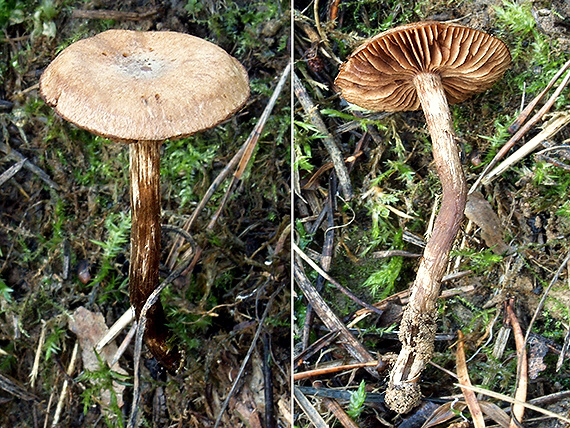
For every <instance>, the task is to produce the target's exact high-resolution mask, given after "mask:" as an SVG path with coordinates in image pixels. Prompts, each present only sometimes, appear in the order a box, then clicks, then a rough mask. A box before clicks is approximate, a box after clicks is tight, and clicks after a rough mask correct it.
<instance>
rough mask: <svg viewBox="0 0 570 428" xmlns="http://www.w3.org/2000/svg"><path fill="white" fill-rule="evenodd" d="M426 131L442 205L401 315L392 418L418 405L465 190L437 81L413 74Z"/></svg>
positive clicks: (389, 398) (434, 77) (389, 397)
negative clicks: (421, 376)
mask: <svg viewBox="0 0 570 428" xmlns="http://www.w3.org/2000/svg"><path fill="white" fill-rule="evenodd" d="M413 83H414V86H415V87H416V90H417V94H418V97H419V99H420V103H421V106H422V109H423V111H424V114H425V118H426V122H427V126H428V130H429V132H430V135H431V141H432V148H433V157H434V161H435V165H436V169H437V173H438V175H439V178H440V180H441V186H442V194H443V195H442V202H441V207H440V210H439V213H438V215H437V217H436V219H435V223H434V228H433V233H432V235H431V238H430V240H429V241H428V243H427V245H426V248H425V250H424V254H423V257H422V260H421V262H420V266H419V268H418V272H417V276H416V280H415V281H414V284H413V285H412V288H411V294H410V301H409V303H408V306H407V307H406V309H405V310H404V314H403V316H402V322H401V324H400V332H399V339H400V341H401V342H402V350H401V351H400V354H399V356H398V359H397V361H396V364H395V365H394V368H393V369H392V373H391V374H390V383H389V386H388V390H387V392H386V403H387V404H388V406H389V407H390V408H391V409H393V410H395V411H397V412H398V413H407V412H408V411H409V410H411V409H412V408H413V407H415V405H417V404H418V402H419V399H420V396H421V395H420V388H419V385H418V383H417V382H418V380H419V378H420V375H421V372H422V371H423V369H424V367H425V365H426V364H427V362H428V361H429V360H430V358H431V355H432V352H433V347H434V340H435V332H436V325H435V322H436V318H437V311H436V300H437V297H438V296H439V291H440V285H441V279H442V277H443V275H444V273H445V270H446V267H447V262H448V258H449V252H450V250H451V247H452V245H453V241H454V240H455V237H456V235H457V232H458V231H459V227H460V226H461V221H462V219H463V211H464V209H465V201H466V196H467V188H466V184H465V176H464V174H463V168H462V166H461V160H460V157H459V151H458V149H457V145H456V143H455V134H454V132H453V124H452V121H451V115H450V113H449V107H448V104H447V99H446V96H445V92H444V90H443V85H442V83H441V78H440V77H439V76H438V75H435V74H432V73H419V74H418V75H417V76H416V77H414V80H413Z"/></svg>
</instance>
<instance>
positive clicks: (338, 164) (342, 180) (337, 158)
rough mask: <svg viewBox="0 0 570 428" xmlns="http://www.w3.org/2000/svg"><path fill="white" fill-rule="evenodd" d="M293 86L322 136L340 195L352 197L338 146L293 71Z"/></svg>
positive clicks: (348, 179)
mask: <svg viewBox="0 0 570 428" xmlns="http://www.w3.org/2000/svg"><path fill="white" fill-rule="evenodd" d="M293 88H294V91H295V96H296V97H297V99H298V100H299V102H300V103H301V106H302V107H303V110H304V111H305V113H306V114H307V116H308V117H309V120H310V121H311V123H312V124H313V126H314V127H315V128H317V130H318V131H319V134H320V135H321V137H322V139H321V140H322V142H323V144H324V146H325V148H326V149H327V151H328V153H329V156H330V157H331V160H332V162H333V164H334V169H335V171H336V175H337V177H338V181H339V187H340V190H341V192H342V196H343V197H344V199H346V200H347V201H349V200H351V199H352V197H353V191H352V185H351V184H350V177H349V176H348V171H347V169H346V165H345V164H344V159H343V156H342V153H341V152H340V150H339V148H338V147H337V145H336V143H335V141H334V138H333V137H332V135H331V134H330V132H329V131H328V129H327V127H326V125H325V122H324V121H323V119H322V118H321V116H320V114H319V111H318V109H317V107H316V106H315V105H314V103H313V101H312V100H311V98H310V97H309V95H308V94H307V91H306V90H305V87H304V86H303V83H301V80H299V78H298V77H297V75H296V74H295V73H293Z"/></svg>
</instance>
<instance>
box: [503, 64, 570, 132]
mask: <svg viewBox="0 0 570 428" xmlns="http://www.w3.org/2000/svg"><path fill="white" fill-rule="evenodd" d="M568 68H570V61H567V62H566V63H565V64H564V65H563V66H562V68H561V69H560V70H558V72H557V73H556V74H555V75H554V77H553V78H552V79H550V82H548V85H546V88H544V89H543V90H542V92H541V93H540V94H538V95H537V96H536V97H535V98H534V100H532V101H531V102H530V103H529V104H528V105H527V106H526V108H525V109H524V110H523V111H521V112H520V114H519V117H517V119H516V120H515V121H514V122H513V123H512V125H511V126H509V129H508V131H509V132H510V133H511V134H514V133H515V132H517V131H518V130H519V128H520V126H521V125H522V124H523V123H524V121H525V120H526V119H527V118H528V116H529V114H530V112H531V111H533V110H534V108H535V107H536V105H537V104H538V103H539V102H540V100H542V98H544V96H545V95H546V93H547V92H548V91H549V90H550V88H552V87H553V86H554V84H555V83H556V81H557V80H558V79H560V76H562V74H564V72H565V71H566V70H568Z"/></svg>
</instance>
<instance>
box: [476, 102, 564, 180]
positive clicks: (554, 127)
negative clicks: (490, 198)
mask: <svg viewBox="0 0 570 428" xmlns="http://www.w3.org/2000/svg"><path fill="white" fill-rule="evenodd" d="M569 122H570V113H567V112H564V113H559V114H557V115H556V116H554V117H553V118H552V119H550V120H549V121H548V122H547V123H546V125H545V126H544V129H543V130H542V131H540V132H539V133H538V134H537V135H536V136H535V137H533V138H532V139H531V140H530V141H528V142H527V143H526V144H525V145H523V146H522V147H521V148H520V149H518V150H517V151H516V152H514V153H513V154H511V155H510V156H509V157H508V158H506V159H505V160H504V161H503V162H502V163H501V164H500V165H499V166H497V167H496V168H495V169H494V170H493V171H491V172H490V173H489V174H488V175H487V176H486V177H485V178H483V180H481V183H482V184H483V185H486V184H489V183H490V182H491V181H493V179H494V178H495V177H497V176H498V175H500V174H502V173H503V172H505V171H506V170H507V169H508V168H510V167H511V166H512V165H514V164H515V163H517V162H518V161H520V160H521V159H523V158H524V157H525V156H526V155H528V154H529V153H531V152H532V151H533V150H535V149H536V148H537V147H538V146H540V145H541V144H542V143H543V142H544V141H545V140H547V139H549V138H552V137H553V136H554V135H556V134H557V133H558V132H559V131H561V130H562V128H564V127H565V126H566V125H567V124H568V123H569Z"/></svg>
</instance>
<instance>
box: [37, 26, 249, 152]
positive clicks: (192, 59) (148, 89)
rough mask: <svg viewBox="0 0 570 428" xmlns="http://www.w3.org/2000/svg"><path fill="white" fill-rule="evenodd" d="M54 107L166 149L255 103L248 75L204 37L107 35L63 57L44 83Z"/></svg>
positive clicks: (123, 137)
mask: <svg viewBox="0 0 570 428" xmlns="http://www.w3.org/2000/svg"><path fill="white" fill-rule="evenodd" d="M40 93H41V96H42V97H43V98H44V100H45V101H46V103H47V104H49V105H50V106H52V107H54V108H55V110H56V112H57V113H58V114H59V115H60V116H62V117H63V118H64V119H66V120H68V121H69V122H72V123H74V124H75V125H77V126H79V127H81V128H84V129H87V130H89V131H91V132H93V133H95V134H98V135H102V136H104V137H107V138H111V139H115V140H120V141H125V142H133V141H141V140H145V141H164V140H167V139H174V138H181V137H184V136H188V135H191V134H193V133H195V132H199V131H202V130H204V129H208V128H211V127H213V126H215V125H217V124H218V123H220V122H221V121H223V120H225V119H227V118H228V117H230V116H231V115H232V114H234V113H235V112H236V111H237V110H239V109H240V108H241V107H242V106H243V105H244V103H245V102H246V101H247V99H248V97H249V81H248V76H247V72H246V70H245V69H244V67H243V66H242V65H241V64H240V63H239V62H238V61H237V60H236V59H235V58H233V57H232V56H230V55H228V54H227V53H226V52H225V51H224V50H223V49H221V48H219V47H218V46H216V45H214V44H213V43H210V42H208V41H206V40H203V39H200V38H198V37H194V36H190V35H188V34H183V33H175V32H169V31H156V32H143V31H129V30H108V31H105V32H103V33H100V34H98V35H96V36H94V37H90V38H87V39H83V40H80V41H78V42H76V43H73V44H72V45H70V46H69V47H67V48H66V49H64V50H63V51H62V52H61V53H60V54H59V55H58V56H57V57H56V58H55V60H54V61H53V62H52V63H51V64H50V65H49V66H48V67H47V69H46V70H45V72H44V73H43V75H42V77H41V79H40Z"/></svg>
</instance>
